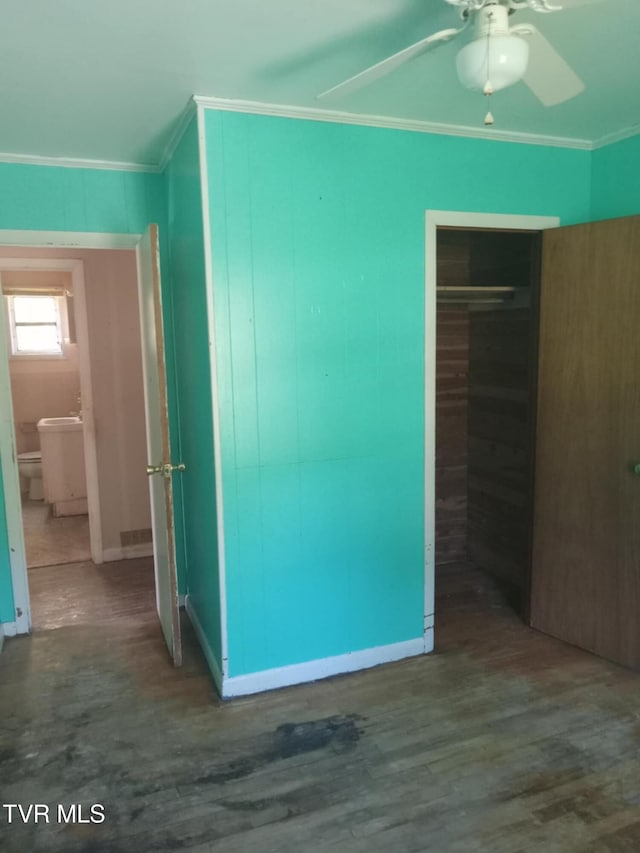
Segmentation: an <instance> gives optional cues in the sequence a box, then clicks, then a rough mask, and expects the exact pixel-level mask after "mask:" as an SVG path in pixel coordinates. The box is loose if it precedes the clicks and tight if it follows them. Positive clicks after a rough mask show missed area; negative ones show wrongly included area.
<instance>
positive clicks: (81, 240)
mask: <svg viewBox="0 0 640 853" xmlns="http://www.w3.org/2000/svg"><path fill="white" fill-rule="evenodd" d="M141 239H142V235H141V234H118V233H100V232H86V231H13V230H0V246H7V247H11V248H16V249H19V248H26V247H28V248H34V249H135V248H136V247H137V245H138V243H139V242H140V240H141ZM10 260H12V261H16V260H18V261H21V262H22V263H24V261H25V259H9V258H0V269H2V268H3V265H5V264H6V263H7V262H8V261H10ZM37 260H38V262H40V263H36V259H33V258H30V259H27V261H28V263H29V264H31V267H30V268H31V269H37V268H39V269H44V268H47V269H61V268H63V267H61V266H57V265H56V262H58V263H59V264H66V265H67V267H66V268H67V269H68V270H70V271H71V275H72V280H73V285H74V293H75V287H76V284H78V285H79V290H78V293H77V294H76V299H78V297H79V299H78V302H77V303H75V304H76V307H77V308H78V309H79V310H78V318H77V319H78V320H80V323H79V324H78V327H77V330H76V331H77V335H78V338H79V339H80V338H81V336H84V347H82V348H83V350H84V352H85V353H88V326H87V323H86V300H85V290H84V264H83V262H82V261H80V260H73V259H71V258H70V259H60V258H58V259H52V260H49V261H47V260H46V259H44V258H42V259H37ZM41 262H44V263H41ZM4 268H5V269H7V267H6V266H5V267H4ZM13 268H14V269H16V268H20V269H25V267H24V266H22V267H13ZM137 286H138V288H139V287H140V282H139V281H138V282H137ZM1 313H2V315H3V314H4V307H2V312H1ZM83 314H84V317H83V316H82V315H83ZM3 338H4V325H3V328H2V330H0V339H3ZM83 361H86V362H87V364H85V365H84V367H83V366H82V363H83ZM80 363H81V369H80V384H81V393H82V396H83V403H84V402H85V401H86V399H87V398H85V396H84V395H85V393H87V395H88V404H87V408H88V409H89V408H90V410H91V418H90V419H89V420H90V425H86V426H85V427H83V432H84V431H85V429H87V427H89V430H90V431H92V439H91V441H92V444H91V445H89V442H88V441H87V438H88V434H87V432H84V435H85V453H86V451H87V450H89V454H90V455H91V454H93V459H87V468H88V469H89V468H90V467H91V466H95V468H94V470H93V472H92V473H93V475H94V476H95V480H94V484H95V489H96V494H94V495H92V500H94V501H95V502H94V507H93V508H94V512H98V513H99V498H98V495H97V459H96V454H95V451H96V446H95V432H94V431H93V429H94V424H93V409H92V405H91V403H92V400H91V378H90V370H89V367H88V359H81V362H80ZM7 364H8V359H7ZM87 383H88V385H87ZM7 403H8V405H9V409H7V408H4V411H11V410H12V404H11V389H10V386H9V387H8V388H7V387H5V386H4V385H3V384H2V383H0V406H4V407H6V406H7ZM9 432H10V433H11V434H9ZM0 454H1V456H2V475H3V490H4V499H5V511H6V516H7V519H6V520H7V536H8V540H9V556H10V565H11V583H12V587H13V600H14V610H15V621H13V622H6V623H3V625H2V628H3V632H4V636H6V637H11V636H15V635H16V634H27V633H29V631H30V630H31V606H30V599H29V583H28V575H27V561H26V553H25V546H24V531H23V528H22V512H21V510H20V506H21V497H20V478H19V475H18V465H17V458H16V455H15V435H14V432H13V424H12V429H11V431H9V430H8V429H0ZM87 498H88V499H89V495H88V494H87ZM89 506H90V515H89V521H90V524H91V504H90V505H89ZM95 523H96V520H95V518H94V524H95ZM97 525H98V527H97V530H98V531H99V533H97V537H98V538H97V539H96V556H98V552H97V546H99V550H100V554H99V556H100V559H99V560H97V561H96V562H102V531H101V529H100V519H99V514H98V517H97ZM93 533H94V531H93V529H91V538H92V559H93V557H94V553H93V552H94V548H93Z"/></svg>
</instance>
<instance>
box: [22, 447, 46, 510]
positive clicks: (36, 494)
mask: <svg viewBox="0 0 640 853" xmlns="http://www.w3.org/2000/svg"><path fill="white" fill-rule="evenodd" d="M18 471H19V472H20V475H21V476H22V477H24V478H25V479H26V480H27V481H28V483H29V500H32V501H41V500H43V499H44V492H43V490H42V454H41V453H40V451H39V450H31V451H30V452H28V453H18Z"/></svg>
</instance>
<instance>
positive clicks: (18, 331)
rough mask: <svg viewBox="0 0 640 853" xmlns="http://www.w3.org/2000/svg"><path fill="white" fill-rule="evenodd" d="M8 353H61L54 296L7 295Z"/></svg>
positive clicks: (59, 319)
mask: <svg viewBox="0 0 640 853" xmlns="http://www.w3.org/2000/svg"><path fill="white" fill-rule="evenodd" d="M7 301H8V303H9V311H8V315H9V325H10V327H11V354H12V355H15V356H21V355H31V356H34V355H40V356H61V355H62V354H63V349H62V339H63V336H62V320H61V316H62V312H61V310H60V297H57V296H40V295H38V296H8V297H7Z"/></svg>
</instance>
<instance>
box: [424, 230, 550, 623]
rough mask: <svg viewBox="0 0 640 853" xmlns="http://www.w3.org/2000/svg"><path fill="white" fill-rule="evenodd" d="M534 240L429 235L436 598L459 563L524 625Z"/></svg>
mask: <svg viewBox="0 0 640 853" xmlns="http://www.w3.org/2000/svg"><path fill="white" fill-rule="evenodd" d="M539 255H540V235H539V233H538V232H526V231H525V232H523V231H511V232H510V231H488V230H469V229H456V228H439V229H438V232H437V352H436V366H437V367H436V371H437V378H436V593H437V591H438V583H439V581H440V580H441V579H442V578H443V576H444V575H445V574H446V573H449V575H451V574H453V573H455V572H457V571H459V570H460V569H461V568H465V567H467V566H469V565H472V566H474V567H477V568H480V569H482V570H483V571H484V572H486V573H487V574H489V575H491V576H492V578H494V579H495V581H496V582H497V583H498V584H499V585H500V587H501V588H502V591H503V592H504V593H505V595H506V597H507V600H508V601H509V602H510V603H511V604H512V606H513V607H514V609H516V610H517V612H519V613H520V614H521V615H522V617H523V618H525V619H526V618H527V617H528V601H529V581H530V578H529V574H530V554H531V531H532V500H533V465H534V420H535V403H534V401H535V394H536V387H535V384H536V367H535V365H536V339H537V334H536V333H535V330H536V329H537V322H538V317H537V314H538V307H537V294H538V277H539Z"/></svg>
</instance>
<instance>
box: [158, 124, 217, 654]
mask: <svg viewBox="0 0 640 853" xmlns="http://www.w3.org/2000/svg"><path fill="white" fill-rule="evenodd" d="M166 177H167V189H168V216H169V235H170V240H169V251H170V269H171V281H172V282H173V294H172V297H173V319H174V331H175V357H176V358H175V363H176V371H177V372H176V379H177V388H178V410H179V413H178V423H179V431H180V459H181V461H182V462H184V463H185V465H186V471H185V472H184V474H183V475H181V476H180V477H179V478H178V477H174V480H178V479H179V480H180V481H181V484H182V488H183V501H184V525H185V527H184V529H185V559H186V589H187V592H188V593H189V603H190V606H191V607H192V608H193V610H194V611H195V613H196V615H197V618H198V621H199V622H200V625H201V626H202V630H203V631H204V633H205V636H206V638H207V642H208V645H209V647H210V648H211V650H212V652H213V654H214V656H215V658H216V660H217V663H218V667H219V668H220V669H222V639H221V612H220V586H219V575H218V541H217V528H216V488H215V487H216V484H215V471H214V445H213V426H212V425H213V415H212V402H211V370H210V366H209V365H210V361H209V358H210V356H209V330H208V321H207V294H206V283H205V268H204V230H203V220H202V197H201V182H200V155H199V151H198V131H197V124H196V120H195V118H194V119H193V120H192V122H191V124H190V125H189V126H188V128H187V130H186V132H185V135H184V137H183V138H182V140H181V142H180V145H179V146H178V148H177V149H176V151H175V153H174V155H173V158H172V160H171V162H170V164H169V166H168V168H167V173H166Z"/></svg>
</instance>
